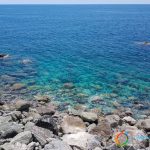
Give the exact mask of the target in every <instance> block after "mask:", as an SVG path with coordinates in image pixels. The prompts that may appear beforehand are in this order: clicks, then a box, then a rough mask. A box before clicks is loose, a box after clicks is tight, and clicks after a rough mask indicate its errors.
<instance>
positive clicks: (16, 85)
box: [10, 83, 25, 91]
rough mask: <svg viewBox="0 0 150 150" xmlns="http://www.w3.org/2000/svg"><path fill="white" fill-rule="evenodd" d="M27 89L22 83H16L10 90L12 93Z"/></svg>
mask: <svg viewBox="0 0 150 150" xmlns="http://www.w3.org/2000/svg"><path fill="white" fill-rule="evenodd" d="M23 88H25V85H24V84H22V83H15V84H13V85H12V87H11V88H10V89H11V90H12V91H16V90H21V89H23Z"/></svg>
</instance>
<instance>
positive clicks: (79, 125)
mask: <svg viewBox="0 0 150 150" xmlns="http://www.w3.org/2000/svg"><path fill="white" fill-rule="evenodd" d="M61 129H62V131H63V133H77V132H82V131H86V126H85V123H84V122H83V121H82V119H81V118H79V117H74V116H68V115H66V116H64V118H63V121H62V124H61Z"/></svg>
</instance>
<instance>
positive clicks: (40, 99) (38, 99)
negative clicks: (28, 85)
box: [34, 95, 51, 103]
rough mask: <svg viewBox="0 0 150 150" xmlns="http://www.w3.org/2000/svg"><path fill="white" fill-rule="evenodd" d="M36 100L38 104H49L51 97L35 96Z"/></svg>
mask: <svg viewBox="0 0 150 150" xmlns="http://www.w3.org/2000/svg"><path fill="white" fill-rule="evenodd" d="M34 98H35V100H37V101H38V102H44V103H47V102H48V101H50V99H51V98H50V97H49V96H47V95H36V96H34Z"/></svg>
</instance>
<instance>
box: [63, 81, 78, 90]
mask: <svg viewBox="0 0 150 150" xmlns="http://www.w3.org/2000/svg"><path fill="white" fill-rule="evenodd" d="M63 87H64V88H65V89H73V88H75V86H74V84H73V83H71V82H70V83H65V84H64V85H63Z"/></svg>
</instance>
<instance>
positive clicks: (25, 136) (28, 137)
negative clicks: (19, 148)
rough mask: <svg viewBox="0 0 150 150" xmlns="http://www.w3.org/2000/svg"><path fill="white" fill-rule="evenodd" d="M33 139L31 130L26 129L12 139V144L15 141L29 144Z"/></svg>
mask: <svg viewBox="0 0 150 150" xmlns="http://www.w3.org/2000/svg"><path fill="white" fill-rule="evenodd" d="M31 141H32V134H31V132H30V131H24V132H21V133H19V134H17V135H16V136H15V137H14V138H13V139H12V140H11V142H10V143H11V144H15V143H22V144H29V143H30V142H31Z"/></svg>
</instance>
